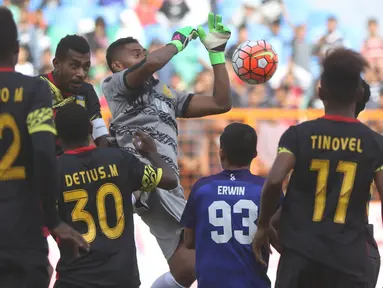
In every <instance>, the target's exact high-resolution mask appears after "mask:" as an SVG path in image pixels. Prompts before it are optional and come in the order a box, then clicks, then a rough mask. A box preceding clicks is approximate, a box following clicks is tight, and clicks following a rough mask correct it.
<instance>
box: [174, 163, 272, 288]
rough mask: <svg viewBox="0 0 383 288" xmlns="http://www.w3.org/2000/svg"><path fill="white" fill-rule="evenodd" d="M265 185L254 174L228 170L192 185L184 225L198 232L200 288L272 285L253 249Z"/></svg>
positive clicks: (197, 258)
mask: <svg viewBox="0 0 383 288" xmlns="http://www.w3.org/2000/svg"><path fill="white" fill-rule="evenodd" d="M263 183H264V178H262V177H258V176H255V175H252V174H251V173H250V171H249V170H235V171H234V170H233V171H228V170H225V171H223V172H221V173H219V174H216V175H212V176H209V177H206V178H202V179H200V180H199V181H197V182H196V183H195V185H194V186H193V188H192V191H191V193H190V196H189V199H188V201H187V204H186V208H185V211H184V213H183V215H182V219H181V223H182V224H183V225H184V226H185V227H187V228H190V229H193V230H194V231H195V248H196V273H197V282H198V287H200V288H218V287H227V288H236V287H258V288H267V287H270V280H269V279H268V277H267V274H266V272H267V267H264V266H262V265H261V264H260V263H258V262H257V261H256V259H255V257H254V254H253V252H252V248H251V243H252V240H253V238H254V235H255V232H256V231H257V225H256V223H257V219H258V215H259V211H258V209H259V207H260V198H261V189H262V186H263ZM264 256H265V258H264V259H268V255H264Z"/></svg>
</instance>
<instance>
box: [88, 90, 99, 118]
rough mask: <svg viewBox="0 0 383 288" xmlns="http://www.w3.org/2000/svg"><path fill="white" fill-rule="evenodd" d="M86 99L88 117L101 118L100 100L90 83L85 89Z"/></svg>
mask: <svg viewBox="0 0 383 288" xmlns="http://www.w3.org/2000/svg"><path fill="white" fill-rule="evenodd" d="M87 101H88V107H87V110H88V113H89V119H90V120H91V121H92V120H94V119H97V118H102V115H101V106H100V100H99V99H98V96H97V93H96V91H94V88H93V86H92V85H90V87H89V88H88V91H87Z"/></svg>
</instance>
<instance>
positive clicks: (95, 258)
mask: <svg viewBox="0 0 383 288" xmlns="http://www.w3.org/2000/svg"><path fill="white" fill-rule="evenodd" d="M58 163H59V177H60V196H59V198H58V199H59V200H58V208H59V213H60V217H61V218H62V219H63V220H64V221H65V222H67V223H69V224H70V225H71V226H72V227H74V229H76V230H77V231H79V232H80V233H81V234H82V235H83V237H84V238H85V240H86V241H87V242H88V243H90V245H91V250H90V252H89V253H85V254H83V255H81V256H80V258H77V259H74V258H73V251H72V250H71V249H70V248H69V247H66V246H65V245H64V243H59V248H60V252H61V258H60V260H59V262H58V266H57V272H58V276H59V277H58V280H57V281H59V283H66V284H67V285H75V286H76V287H84V288H91V287H92V288H97V287H102V288H104V287H105V288H106V287H110V288H112V287H113V288H126V287H132V288H136V287H139V286H140V280H139V272H138V268H137V259H136V247H135V241H134V226H133V207H132V200H131V199H132V197H131V196H132V192H133V191H136V190H140V189H142V190H143V191H151V190H152V189H153V188H155V187H156V186H157V184H158V183H159V181H160V179H161V176H162V170H161V169H156V168H154V167H152V166H150V165H145V164H144V163H142V162H140V161H139V160H138V159H137V158H136V157H135V156H133V155H132V154H130V153H127V152H124V151H122V150H120V149H118V148H96V147H95V146H89V147H83V148H79V149H76V150H72V151H66V152H65V154H63V155H62V156H60V157H59V158H58Z"/></svg>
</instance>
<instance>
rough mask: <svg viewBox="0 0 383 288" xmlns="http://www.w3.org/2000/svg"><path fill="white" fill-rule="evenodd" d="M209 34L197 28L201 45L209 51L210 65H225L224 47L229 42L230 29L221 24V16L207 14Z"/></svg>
mask: <svg viewBox="0 0 383 288" xmlns="http://www.w3.org/2000/svg"><path fill="white" fill-rule="evenodd" d="M208 26H209V33H207V34H206V32H205V30H204V29H203V28H202V26H199V27H198V29H197V30H198V34H199V38H200V40H201V42H202V44H203V45H204V46H205V48H206V49H207V51H209V57H210V63H211V64H212V65H216V64H223V63H225V54H224V51H225V47H226V44H227V41H229V39H230V36H231V32H230V29H229V28H227V27H226V26H224V25H223V24H222V16H221V15H215V14H213V13H209V16H208Z"/></svg>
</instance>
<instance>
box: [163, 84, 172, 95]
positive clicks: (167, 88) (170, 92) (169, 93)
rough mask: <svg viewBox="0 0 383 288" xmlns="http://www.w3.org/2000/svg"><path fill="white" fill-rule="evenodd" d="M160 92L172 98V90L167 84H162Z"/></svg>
mask: <svg viewBox="0 0 383 288" xmlns="http://www.w3.org/2000/svg"><path fill="white" fill-rule="evenodd" d="M162 93H163V94H164V95H165V96H166V97H168V98H173V94H172V91H171V90H170V89H169V87H168V86H166V85H164V89H162Z"/></svg>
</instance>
